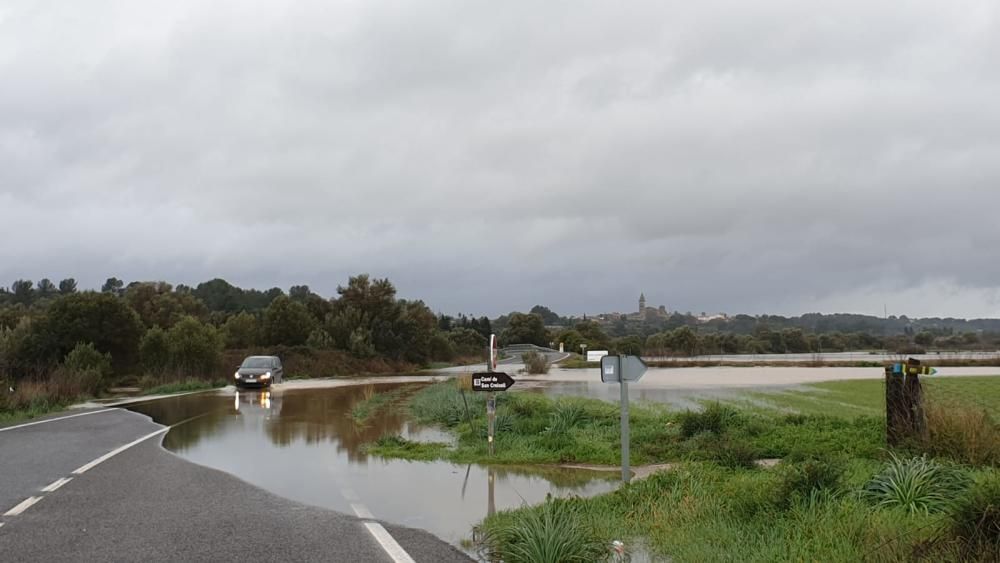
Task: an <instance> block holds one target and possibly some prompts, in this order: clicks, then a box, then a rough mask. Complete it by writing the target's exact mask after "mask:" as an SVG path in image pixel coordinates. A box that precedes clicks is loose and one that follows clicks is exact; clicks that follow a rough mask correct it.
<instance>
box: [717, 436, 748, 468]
mask: <svg viewBox="0 0 1000 563" xmlns="http://www.w3.org/2000/svg"><path fill="white" fill-rule="evenodd" d="M712 455H713V459H715V461H716V462H717V463H718V464H719V465H721V466H723V467H728V468H730V469H754V468H756V467H757V450H755V449H754V448H753V447H752V446H751V445H750V444H747V443H745V442H738V441H735V440H730V439H728V438H722V439H720V440H719V441H718V445H717V446H716V447H715V449H714V451H713V452H712Z"/></svg>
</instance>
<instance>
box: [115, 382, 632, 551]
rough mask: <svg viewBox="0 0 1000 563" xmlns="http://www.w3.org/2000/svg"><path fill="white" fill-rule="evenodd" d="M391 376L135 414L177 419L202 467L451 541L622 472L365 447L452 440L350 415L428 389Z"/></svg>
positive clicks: (184, 442)
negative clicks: (384, 453)
mask: <svg viewBox="0 0 1000 563" xmlns="http://www.w3.org/2000/svg"><path fill="white" fill-rule="evenodd" d="M424 385H426V384H425V383H415V384H414V383H407V384H400V383H389V384H377V385H375V384H372V385H357V386H350V387H332V388H315V389H297V390H280V389H274V390H272V391H261V390H241V391H239V392H236V391H234V390H232V389H231V388H229V389H227V390H223V391H218V392H212V393H199V394H194V395H186V396H180V397H173V398H167V399H161V400H156V401H150V402H146V403H137V404H132V405H129V406H128V407H127V408H129V409H130V410H133V411H136V412H140V413H143V414H146V415H149V416H150V417H152V418H153V420H155V421H156V422H159V423H160V424H164V425H175V424H176V425H177V426H176V427H174V428H172V429H171V430H170V431H169V432H168V433H167V435H166V437H165V438H164V442H163V445H164V447H166V448H167V449H168V450H170V451H172V452H174V453H175V454H177V455H179V456H181V457H183V458H185V459H187V460H189V461H192V462H194V463H198V464H200V465H204V466H208V467H212V468H215V469H219V470H222V471H225V472H227V473H230V474H232V475H235V476H237V477H239V478H241V479H243V480H245V481H247V482H249V483H252V484H253V485H256V486H258V487H261V488H263V489H266V490H268V491H271V492H273V493H275V494H277V495H280V496H282V497H285V498H289V499H292V500H296V501H299V502H303V503H306V504H310V505H315V506H321V507H325V508H330V509H333V510H338V511H341V512H345V513H349V514H354V513H357V512H358V508H359V507H364V508H366V509H367V510H369V511H370V512H371V513H372V514H373V515H374V517H375V518H377V519H379V520H383V521H386V522H390V523H393V524H400V525H404V526H409V527H413V528H420V529H424V530H427V531H429V532H431V533H433V534H435V535H436V536H438V537H440V538H442V539H444V540H446V541H448V542H450V543H452V544H454V545H458V546H460V545H461V542H462V541H463V540H467V539H470V538H471V537H472V533H473V530H472V528H473V526H474V525H475V524H477V523H478V522H479V521H480V520H482V519H483V518H484V517H486V516H487V515H488V514H490V513H492V512H494V511H499V510H505V509H510V508H516V507H519V506H522V505H523V504H525V503H527V504H536V503H540V502H543V501H544V500H545V497H546V495H549V494H551V495H553V496H570V495H579V496H592V495H596V494H600V493H605V492H609V491H612V490H614V489H615V488H616V487H617V486H618V482H617V480H616V479H617V477H618V474H617V473H616V472H594V471H585V470H570V469H562V468H529V467H524V468H521V467H507V466H485V465H477V464H472V465H458V464H454V463H449V462H440V461H437V462H411V461H402V460H386V459H382V458H379V457H376V456H369V455H367V454H366V453H365V452H364V451H363V449H362V446H363V445H364V444H366V443H368V442H371V441H374V440H376V439H378V438H379V437H380V436H383V435H387V434H388V435H402V436H404V437H406V438H408V439H411V440H420V441H435V442H445V441H449V440H450V437H449V435H447V434H444V433H442V432H440V431H438V430H435V429H433V428H426V427H421V426H419V425H417V424H414V423H413V422H411V421H409V420H407V418H406V417H405V416H404V415H403V414H401V413H400V412H398V409H394V408H393V407H391V406H390V407H386V408H383V409H381V410H379V411H378V412H377V414H375V415H374V416H372V417H370V421H369V423H368V424H366V425H359V424H357V423H355V421H354V419H353V418H351V416H350V414H351V411H352V409H353V408H354V406H355V405H357V404H358V403H360V402H361V401H363V400H364V399H365V398H366V397H370V396H372V395H373V394H374V393H384V392H389V391H395V390H402V391H403V392H404V393H406V392H412V391H416V390H418V389H420V388H421V387H422V386H424Z"/></svg>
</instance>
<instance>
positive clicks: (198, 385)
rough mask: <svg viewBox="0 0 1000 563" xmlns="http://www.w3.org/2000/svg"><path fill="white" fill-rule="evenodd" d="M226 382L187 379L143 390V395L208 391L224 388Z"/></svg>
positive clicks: (220, 380)
mask: <svg viewBox="0 0 1000 563" xmlns="http://www.w3.org/2000/svg"><path fill="white" fill-rule="evenodd" d="M226 385H228V382H227V381H225V380H222V379H216V380H215V381H204V380H201V379H187V380H184V381H176V382H173V383H164V384H163V385H157V386H155V387H150V388H148V389H143V391H142V394H143V395H169V394H172V393H188V392H191V391H205V390H208V389H218V388H220V387H225V386H226Z"/></svg>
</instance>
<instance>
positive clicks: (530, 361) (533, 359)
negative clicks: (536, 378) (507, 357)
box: [521, 350, 549, 374]
mask: <svg viewBox="0 0 1000 563" xmlns="http://www.w3.org/2000/svg"><path fill="white" fill-rule="evenodd" d="M521 361H523V362H524V369H525V370H526V371H527V372H528V373H531V374H543V373H549V360H548V359H547V358H546V357H545V354H539V353H538V352H535V351H534V350H532V351H530V352H525V353H524V354H521Z"/></svg>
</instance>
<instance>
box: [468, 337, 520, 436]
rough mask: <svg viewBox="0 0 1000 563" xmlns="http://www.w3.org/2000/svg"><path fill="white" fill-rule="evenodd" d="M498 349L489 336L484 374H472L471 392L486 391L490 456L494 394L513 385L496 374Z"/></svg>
mask: <svg viewBox="0 0 1000 563" xmlns="http://www.w3.org/2000/svg"><path fill="white" fill-rule="evenodd" d="M498 356H499V347H498V345H497V335H495V334H491V335H490V349H489V358H488V359H487V360H486V373H474V374H472V390H473V391H486V392H487V393H489V394H488V395H487V396H486V420H487V421H488V426H487V431H486V440H487V442H488V443H489V447H490V455H493V435H494V430H495V429H496V421H497V398H496V395H495V394H494V392H496V391H506V390H508V389H510V388H511V386H512V385H514V380H513V379H512V378H511V377H510V376H509V375H507V374H506V373H502V372H501V373H498V372H496V371H494V370H496V369H497V362H498Z"/></svg>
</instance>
